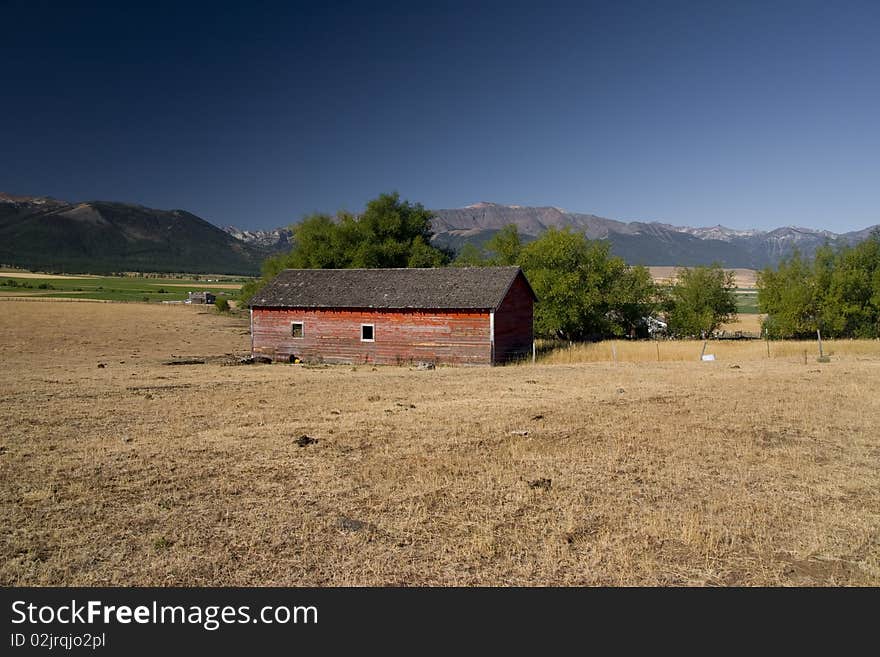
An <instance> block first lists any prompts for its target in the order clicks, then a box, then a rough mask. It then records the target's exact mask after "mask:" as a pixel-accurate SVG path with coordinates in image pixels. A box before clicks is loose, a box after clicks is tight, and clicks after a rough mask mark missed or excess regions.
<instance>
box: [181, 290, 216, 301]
mask: <svg viewBox="0 0 880 657" xmlns="http://www.w3.org/2000/svg"><path fill="white" fill-rule="evenodd" d="M216 300H217V297H215V296H214V295H213V294H211V293H210V292H208V291H205V292H190V293H189V294H187V296H186V300H185V301H184V303H197V304H210V303H214V302H215V301H216Z"/></svg>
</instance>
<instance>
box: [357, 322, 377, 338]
mask: <svg viewBox="0 0 880 657" xmlns="http://www.w3.org/2000/svg"><path fill="white" fill-rule="evenodd" d="M375 335H376V328H375V325H373V324H361V342H375V341H376V337H375Z"/></svg>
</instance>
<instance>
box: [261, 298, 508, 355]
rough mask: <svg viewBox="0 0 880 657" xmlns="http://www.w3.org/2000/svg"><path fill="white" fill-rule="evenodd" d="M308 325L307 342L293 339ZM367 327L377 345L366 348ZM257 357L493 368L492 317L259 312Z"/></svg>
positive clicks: (468, 313) (485, 314)
mask: <svg viewBox="0 0 880 657" xmlns="http://www.w3.org/2000/svg"><path fill="white" fill-rule="evenodd" d="M299 321H301V322H303V324H304V331H303V337H302V338H298V339H295V338H293V337H292V336H291V323H292V322H299ZM361 324H375V342H361V339H360V337H361ZM252 335H253V350H254V353H255V354H263V355H266V356H270V357H272V358H274V359H275V360H278V361H287V360H289V358H290V356H291V355H293V356H297V357H299V358H300V359H302V360H304V361H323V362H328V363H376V364H385V365H395V364H402V363H407V362H411V361H416V362H418V361H431V362H434V363H438V364H443V363H447V364H474V365H476V364H488V363H489V362H490V358H491V345H490V342H489V313H488V312H479V311H463V312H442V313H440V312H437V313H432V312H424V311H422V312H419V311H381V310H380V311H375V310H369V311H358V310H314V309H295V308H284V309H269V308H254V309H253V334H252Z"/></svg>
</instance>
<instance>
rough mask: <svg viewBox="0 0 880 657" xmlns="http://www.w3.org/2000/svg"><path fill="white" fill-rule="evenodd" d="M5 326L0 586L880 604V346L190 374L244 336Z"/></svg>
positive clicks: (150, 328)
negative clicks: (801, 355)
mask: <svg viewBox="0 0 880 657" xmlns="http://www.w3.org/2000/svg"><path fill="white" fill-rule="evenodd" d="M2 309H3V310H4V312H3V313H0V336H2V337H0V358H2V362H3V368H2V370H0V390H2V393H0V394H2V407H0V408H2V410H0V428H2V436H3V437H2V439H0V440H2V443H0V499H2V518H0V583H2V584H6V585H9V584H19V585H21V584H34V585H44V584H65V585H75V584H80V585H97V584H109V585H133V584H143V585H174V584H177V585H198V584H205V585H269V584H278V585H343V584H351V585H374V584H390V585H402V584H407V585H414V584H443V585H445V584H464V585H473V584H490V585H507V584H550V585H555V584H578V585H579V584H613V585H617V584H624V585H626V584H643V585H668V584H685V585H690V584H693V585H706V584H708V585H715V584H718V585H727V584H742V585H753V584H769V585H809V584H821V585H838V584H853V585H877V584H880V474H878V473H880V468H878V466H880V436H878V433H880V432H878V429H877V427H878V426H880V396H878V395H877V393H876V391H877V387H878V384H880V357H878V355H877V352H876V351H875V352H868V351H859V350H846V349H842V348H840V349H838V348H837V345H835V349H836V350H837V352H836V355H835V356H834V357H833V358H832V361H831V362H830V363H827V364H817V363H815V362H814V361H811V362H809V363H808V364H807V365H804V364H803V362H802V360H801V361H799V360H798V359H797V357H796V355H797V354H796V353H795V354H794V355H793V356H791V357H789V356H782V357H778V358H773V359H767V358H760V357H759V356H757V355H756V356H754V357H749V358H746V357H741V358H738V359H737V360H736V362H734V361H733V360H726V355H725V356H724V358H725V360H720V361H718V362H715V363H700V362H693V361H692V362H660V363H657V362H650V361H649V362H644V363H637V364H636V363H626V362H623V363H619V364H616V365H615V364H612V363H607V362H606V363H577V364H572V365H568V364H565V363H563V364H541V365H537V366H531V365H524V366H512V367H504V368H492V369H490V368H455V369H453V368H439V369H437V370H434V371H414V370H409V369H406V368H396V367H380V368H376V369H373V368H370V367H358V368H356V369H352V368H350V367H325V368H307V367H302V366H296V365H271V366H268V365H267V366H259V365H257V366H239V367H230V366H224V365H222V364H221V363H220V362H214V361H212V360H211V359H210V358H208V361H209V362H208V364H205V365H190V366H168V365H163V364H162V362H163V361H165V360H167V359H170V358H171V357H172V356H187V357H192V356H201V357H211V356H221V355H223V354H227V353H230V352H246V351H247V348H248V335H247V326H246V320H244V319H235V318H228V317H223V316H219V315H216V314H213V313H212V312H210V311H208V310H205V309H199V308H188V307H185V306H157V305H138V304H52V303H39V302H30V303H24V302H16V301H8V302H4V303H3V304H2ZM647 346H648V347H649V348H654V345H653V344H650V343H648V345H647ZM663 346H665V345H661V348H662V347H663ZM691 346H692V345H691ZM691 346H688V348H690V347H691ZM713 346H714V345H713ZM758 346H759V347H762V348H763V346H764V345H763V344H759V345H758ZM773 346H774V345H771V347H773ZM799 348H800V347H799V346H797V347H795V351H797V349H799ZM719 356H721V354H719ZM99 362H100V363H104V364H105V365H106V366H105V367H104V368H98V367H97V365H98V363H99ZM732 365H738V366H739V367H737V368H734V367H732ZM523 432H528V433H527V434H523ZM304 434H307V435H309V436H311V437H313V438H315V439H317V440H318V442H317V443H315V444H311V445H308V446H306V447H299V446H297V444H296V442H295V439H296V438H298V437H300V436H302V435H304Z"/></svg>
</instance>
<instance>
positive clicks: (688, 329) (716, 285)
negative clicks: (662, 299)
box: [666, 264, 736, 336]
mask: <svg viewBox="0 0 880 657" xmlns="http://www.w3.org/2000/svg"><path fill="white" fill-rule="evenodd" d="M667 308H668V310H667V315H666V317H667V322H668V324H669V330H670V332H671V333H672V334H673V335H678V336H697V335H703V334H706V335H708V334H709V333H711V332H712V331H714V330H716V329H717V328H718V327H719V326H720V325H721V324H723V323H724V322H727V321H729V320H730V319H732V318H733V317H734V316H735V315H736V294H735V285H734V275H733V272H725V271H724V269H722V267H721V265H718V264H715V265H710V266H699V267H692V268H687V267H685V268H682V269H679V270H678V272H677V277H676V282H675V284H674V285H673V286H672V289H671V290H670V294H669V300H668V306H667Z"/></svg>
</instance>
